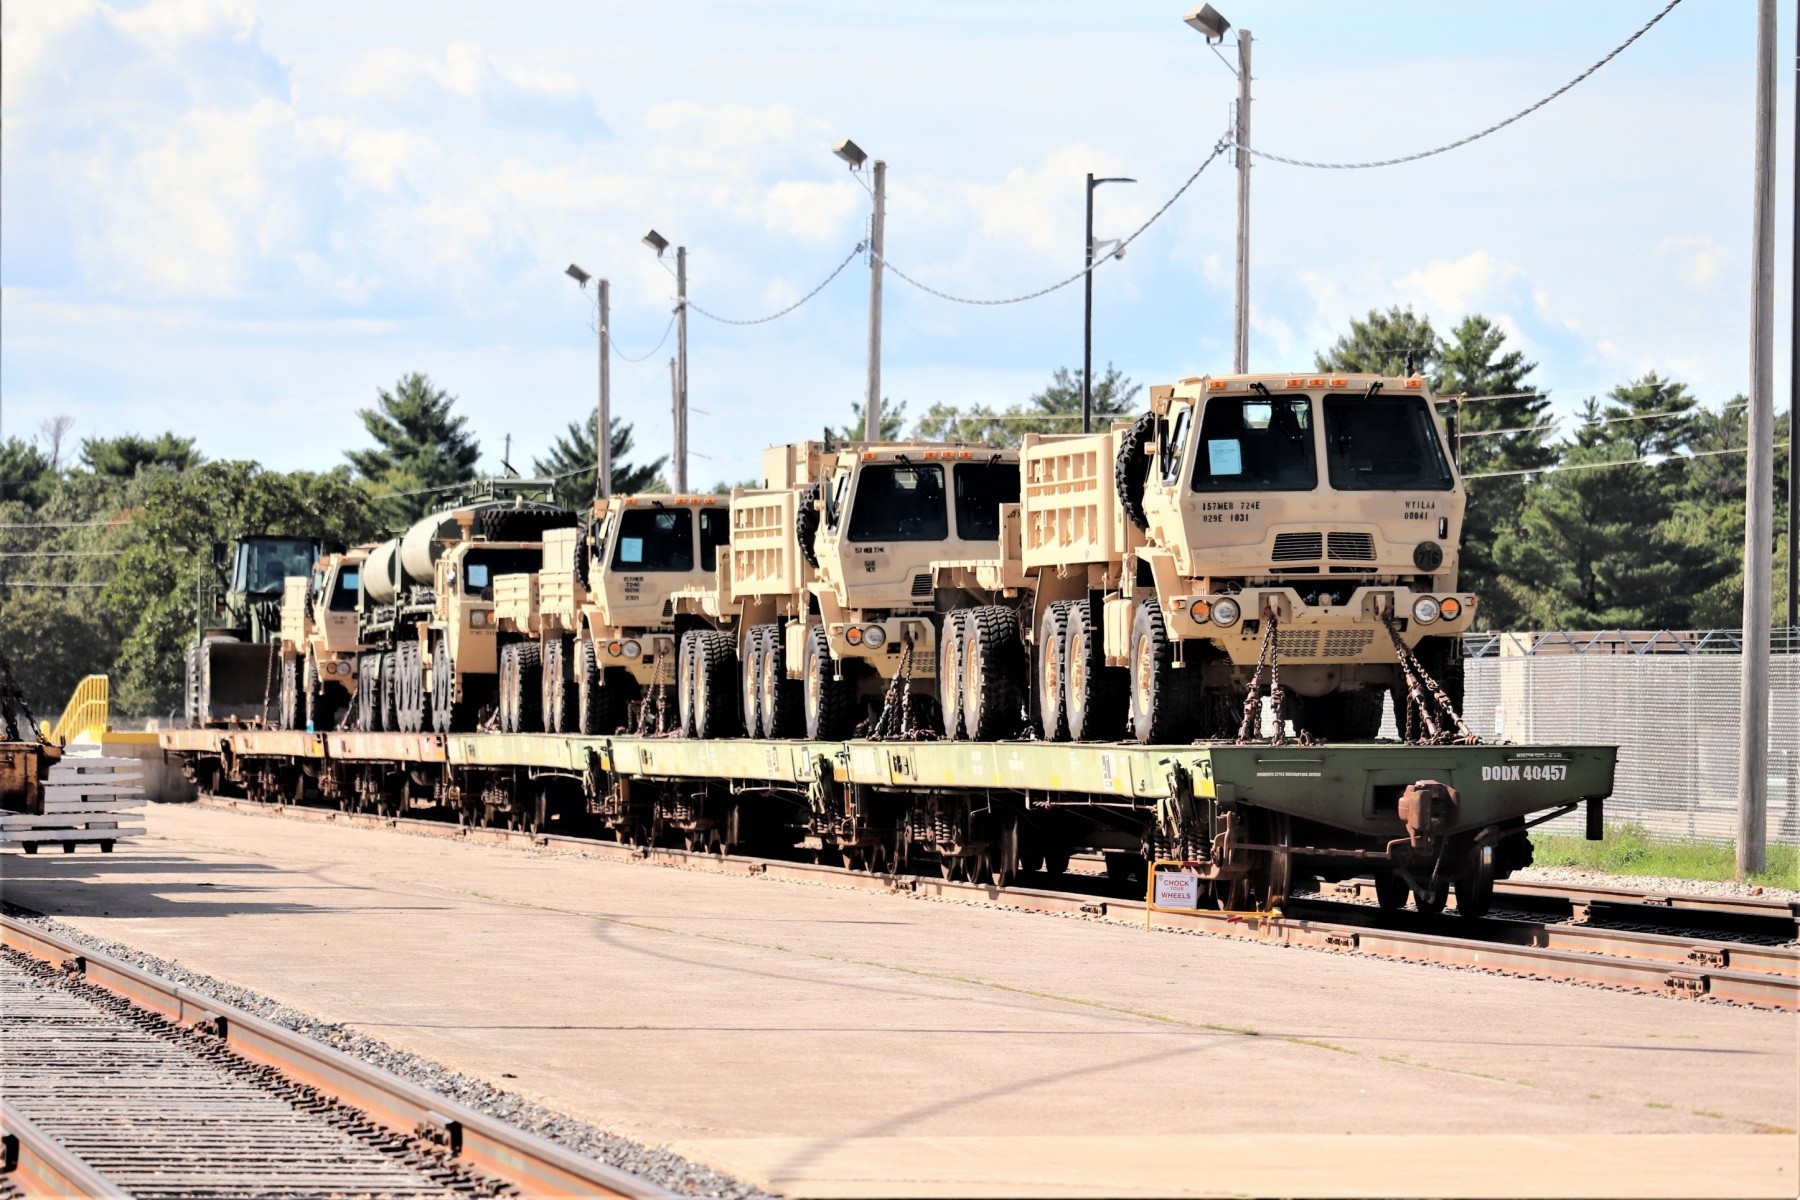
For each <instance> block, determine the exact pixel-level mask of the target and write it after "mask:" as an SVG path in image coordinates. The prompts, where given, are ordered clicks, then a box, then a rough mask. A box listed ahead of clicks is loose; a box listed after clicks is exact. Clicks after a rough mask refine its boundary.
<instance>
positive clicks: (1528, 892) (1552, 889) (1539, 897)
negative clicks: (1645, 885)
mask: <svg viewBox="0 0 1800 1200" xmlns="http://www.w3.org/2000/svg"><path fill="white" fill-rule="evenodd" d="M1494 895H1495V897H1496V898H1500V897H1505V898H1507V899H1513V900H1536V901H1544V902H1549V903H1555V902H1558V901H1562V902H1565V903H1567V904H1568V905H1569V906H1570V907H1571V909H1576V910H1578V909H1580V908H1582V907H1586V906H1591V905H1596V904H1603V905H1606V906H1608V907H1609V908H1610V907H1613V906H1618V907H1621V908H1630V909H1633V910H1640V911H1642V912H1645V913H1649V912H1656V913H1665V914H1666V913H1670V912H1678V913H1715V914H1721V915H1728V916H1733V917H1750V918H1756V919H1763V920H1770V921H1783V920H1785V921H1789V922H1795V923H1797V924H1800V902H1794V901H1787V900H1768V899H1759V898H1758V897H1755V896H1690V895H1686V894H1684V893H1681V892H1658V891H1639V890H1636V889H1633V888H1622V887H1606V886H1601V885H1598V884H1584V883H1548V882H1545V883H1539V882H1536V881H1526V880H1516V879H1509V880H1506V881H1505V882H1502V883H1496V884H1495V885H1494Z"/></svg>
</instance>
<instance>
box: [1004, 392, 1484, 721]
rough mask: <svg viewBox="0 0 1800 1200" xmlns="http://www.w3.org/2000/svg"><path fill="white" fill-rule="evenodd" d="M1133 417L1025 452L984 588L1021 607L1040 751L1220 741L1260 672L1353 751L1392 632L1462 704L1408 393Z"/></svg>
mask: <svg viewBox="0 0 1800 1200" xmlns="http://www.w3.org/2000/svg"><path fill="white" fill-rule="evenodd" d="M1150 409H1151V411H1150V412H1149V413H1148V414H1146V415H1145V416H1144V417H1142V418H1140V419H1139V420H1138V421H1137V422H1136V423H1135V424H1131V425H1119V426H1116V427H1115V428H1114V429H1112V430H1111V431H1109V432H1106V433H1101V434H1094V435H1086V436H1051V437H1027V438H1026V439H1025V445H1024V447H1023V449H1022V452H1021V457H1022V469H1023V475H1024V493H1023V496H1022V497H1021V501H1020V511H1019V531H1020V541H1019V548H1018V551H1017V553H1018V558H1017V561H1016V562H1015V561H1006V562H1003V563H1002V564H1001V571H1000V574H1001V575H1002V577H1003V578H1004V579H1005V581H1006V582H1008V583H1012V584H1016V585H1018V586H1021V587H1026V588H1029V589H1031V591H1032V592H1033V595H1034V599H1033V607H1034V614H1035V618H1036V638H1035V641H1036V668H1037V679H1036V684H1037V687H1036V691H1037V703H1038V715H1039V720H1040V722H1041V726H1042V729H1043V731H1044V734H1045V736H1047V737H1050V738H1053V739H1054V738H1071V737H1072V738H1074V739H1076V740H1086V741H1092V740H1104V739H1109V738H1114V737H1117V736H1119V735H1120V734H1122V733H1128V734H1129V735H1130V736H1131V737H1134V738H1135V739H1136V740H1138V741H1141V742H1185V741H1188V740H1190V739H1192V738H1194V737H1196V736H1213V737H1220V736H1231V735H1232V734H1233V733H1234V732H1235V731H1236V730H1237V728H1238V724H1239V720H1240V717H1241V716H1242V713H1243V711H1244V709H1245V704H1244V701H1245V698H1246V695H1247V693H1248V691H1249V690H1250V688H1251V686H1252V684H1253V682H1258V681H1259V680H1258V664H1259V661H1260V662H1262V663H1263V668H1262V675H1261V678H1260V683H1261V684H1262V685H1263V686H1267V685H1268V684H1270V683H1271V682H1272V679H1271V668H1273V669H1278V670H1279V673H1280V685H1281V687H1282V689H1283V690H1284V692H1285V693H1286V694H1287V696H1288V698H1289V701H1288V704H1287V706H1286V707H1287V714H1288V716H1289V717H1290V718H1291V719H1293V720H1294V722H1295V724H1296V726H1297V727H1298V728H1299V729H1303V730H1305V731H1306V732H1308V733H1309V734H1311V735H1312V736H1314V737H1315V738H1320V739H1326V740H1352V739H1360V738H1368V737H1372V736H1374V735H1375V733H1376V732H1377V729H1378V727H1379V725H1380V722H1381V719H1382V708H1383V705H1382V701H1383V697H1384V695H1387V694H1390V693H1392V692H1394V691H1395V690H1396V689H1399V688H1402V687H1403V679H1402V674H1401V667H1400V657H1399V654H1398V652H1397V651H1396V648H1395V638H1398V640H1399V642H1400V643H1401V644H1402V645H1404V646H1406V647H1408V648H1409V650H1411V651H1412V652H1413V653H1414V654H1415V655H1416V656H1417V660H1418V661H1419V663H1420V664H1422V665H1423V666H1424V667H1425V668H1427V670H1429V671H1430V672H1431V673H1432V674H1433V675H1435V676H1436V678H1437V679H1438V680H1439V682H1441V683H1445V684H1446V685H1447V690H1449V691H1450V692H1451V694H1452V698H1453V700H1454V702H1456V703H1458V704H1460V701H1461V697H1460V694H1458V693H1459V692H1460V687H1459V685H1458V683H1457V681H1456V669H1457V665H1458V664H1457V663H1456V659H1455V654H1456V648H1457V645H1458V643H1459V635H1460V634H1462V633H1463V632H1464V631H1465V630H1467V629H1468V628H1469V624H1470V621H1471V620H1472V619H1473V617H1474V615H1475V607H1476V600H1475V597H1474V596H1472V595H1469V594H1468V593H1466V592H1462V591H1459V590H1458V588H1457V561H1458V546H1459V539H1460V538H1461V533H1462V521H1463V505H1464V494H1463V488H1462V484H1461V481H1460V479H1459V478H1458V476H1457V472H1456V469H1455V465H1454V459H1453V456H1452V455H1451V454H1450V453H1449V451H1448V449H1447V444H1446V440H1445V435H1444V428H1443V423H1442V421H1441V420H1440V418H1439V416H1438V414H1437V412H1436V410H1435V407H1434V405H1433V402H1432V397H1431V395H1430V393H1429V391H1428V389H1427V388H1426V386H1425V384H1424V382H1423V381H1422V380H1421V379H1419V378H1416V377H1414V378H1390V377H1385V376H1377V375H1360V374H1320V373H1309V374H1305V375H1225V376H1205V377H1201V378H1194V379H1184V380H1182V381H1181V382H1180V383H1179V384H1176V385H1174V386H1163V387H1155V388H1152V389H1151V404H1150ZM1390 628H1391V630H1392V633H1390ZM1271 633H1272V634H1273V635H1274V636H1273V637H1271V636H1270V635H1271ZM1259 690H1260V689H1259ZM1395 711H1396V713H1397V714H1399V715H1400V720H1401V721H1402V722H1404V720H1405V713H1406V708H1405V706H1404V692H1402V693H1401V695H1400V697H1399V703H1398V704H1397V706H1396V710H1395Z"/></svg>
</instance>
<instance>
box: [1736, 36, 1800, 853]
mask: <svg viewBox="0 0 1800 1200" xmlns="http://www.w3.org/2000/svg"><path fill="white" fill-rule="evenodd" d="M1755 193H1756V194H1755V218H1754V219H1755V229H1754V234H1753V242H1752V245H1753V250H1752V271H1751V278H1752V280H1753V288H1754V290H1753V291H1752V292H1751V296H1750V422H1749V424H1750V428H1749V451H1748V456H1747V461H1746V463H1745V467H1746V470H1745V472H1744V474H1745V484H1744V489H1745V497H1744V500H1745V512H1744V662H1743V674H1742V677H1741V680H1740V685H1739V693H1738V695H1739V704H1740V706H1741V712H1742V714H1743V725H1742V729H1741V731H1740V732H1739V735H1738V736H1739V744H1738V828H1737V875H1738V878H1739V879H1743V878H1745V877H1747V876H1749V875H1751V874H1753V873H1755V872H1757V871H1761V870H1762V869H1763V868H1764V866H1765V865H1766V861H1767V858H1766V846H1765V844H1764V843H1765V840H1766V838H1767V835H1768V829H1767V822H1766V816H1765V814H1766V813H1767V811H1768V803H1769V640H1770V628H1769V626H1770V617H1771V616H1772V614H1771V613H1770V611H1769V607H1770V595H1769V593H1770V591H1771V590H1772V587H1771V585H1772V584H1773V583H1774V563H1773V562H1772V555H1771V546H1770V543H1771V542H1772V541H1773V540H1774V525H1775V513H1774V508H1775V495H1774V493H1775V395H1774V392H1775V329H1774V318H1775V0H1758V2H1757V6H1756V172H1755ZM1790 519H1792V518H1790Z"/></svg>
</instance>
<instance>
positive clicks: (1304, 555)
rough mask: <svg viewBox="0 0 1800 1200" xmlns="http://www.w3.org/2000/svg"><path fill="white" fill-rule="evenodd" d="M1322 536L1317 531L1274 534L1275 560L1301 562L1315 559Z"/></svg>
mask: <svg viewBox="0 0 1800 1200" xmlns="http://www.w3.org/2000/svg"><path fill="white" fill-rule="evenodd" d="M1322 540H1323V537H1322V535H1320V534H1317V533H1278V534H1276V535H1275V553H1274V555H1273V557H1274V560H1275V561H1276V562H1302V561H1306V560H1310V559H1317V558H1318V557H1319V552H1320V543H1321V542H1322Z"/></svg>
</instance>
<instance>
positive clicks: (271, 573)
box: [231, 538, 319, 596]
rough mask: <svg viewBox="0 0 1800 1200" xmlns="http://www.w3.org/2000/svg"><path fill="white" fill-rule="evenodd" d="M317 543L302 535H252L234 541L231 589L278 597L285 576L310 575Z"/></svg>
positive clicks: (317, 552) (315, 556) (317, 549)
mask: <svg viewBox="0 0 1800 1200" xmlns="http://www.w3.org/2000/svg"><path fill="white" fill-rule="evenodd" d="M318 557H319V548H318V545H317V544H316V543H314V542H312V541H309V540H307V539H305V538H254V539H251V540H249V541H244V542H239V543H238V552H237V561H236V562H235V563H234V564H232V572H231V590H232V591H234V592H244V593H247V594H249V595H252V596H278V595H280V594H281V589H282V586H283V580H285V579H286V578H287V577H288V576H289V575H300V576H307V575H311V574H312V569H313V562H314V560H316V559H317V558H318Z"/></svg>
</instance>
